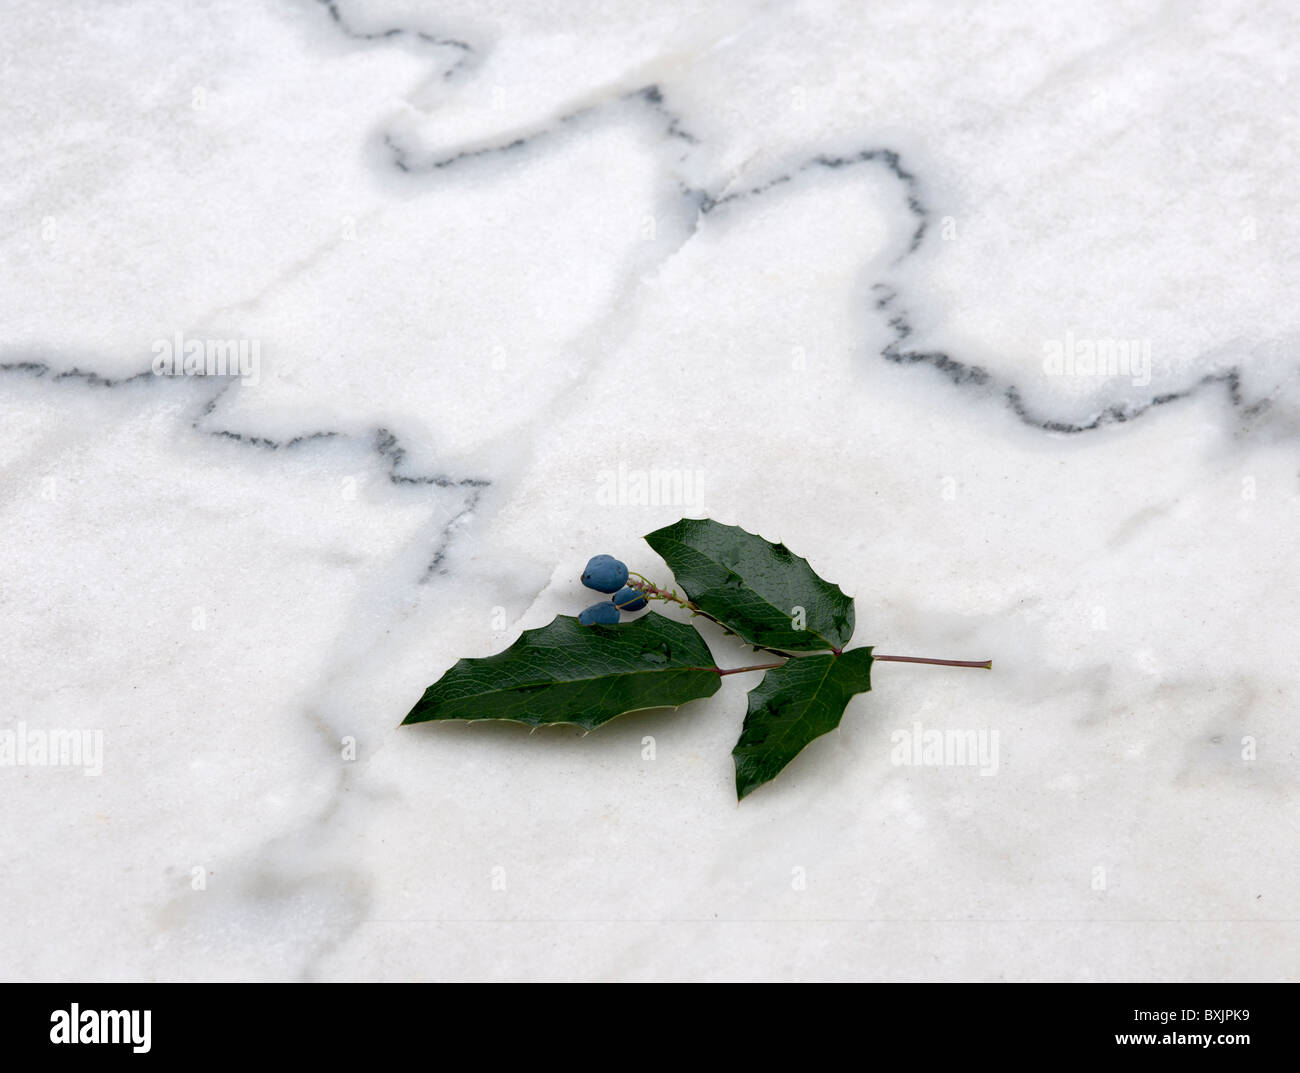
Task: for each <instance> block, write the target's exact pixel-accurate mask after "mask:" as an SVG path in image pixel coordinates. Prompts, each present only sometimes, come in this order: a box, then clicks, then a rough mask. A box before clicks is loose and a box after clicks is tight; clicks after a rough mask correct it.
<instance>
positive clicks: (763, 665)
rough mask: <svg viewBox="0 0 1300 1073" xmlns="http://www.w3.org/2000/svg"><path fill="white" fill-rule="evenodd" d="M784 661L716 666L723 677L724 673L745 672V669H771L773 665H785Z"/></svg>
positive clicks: (719, 675) (716, 669) (719, 674)
mask: <svg viewBox="0 0 1300 1073" xmlns="http://www.w3.org/2000/svg"><path fill="white" fill-rule="evenodd" d="M784 666H785V664H783V663H755V664H754V665H753V666H752V667H728V668H726V669H725V670H724V669H723V668H721V667H714V668H713V669H714V670H715V671H717V672H718V677H719V678H721V677H722V676H723V675H724V674H743V673H744V672H745V671H770V670H771V669H772V668H773V667H784Z"/></svg>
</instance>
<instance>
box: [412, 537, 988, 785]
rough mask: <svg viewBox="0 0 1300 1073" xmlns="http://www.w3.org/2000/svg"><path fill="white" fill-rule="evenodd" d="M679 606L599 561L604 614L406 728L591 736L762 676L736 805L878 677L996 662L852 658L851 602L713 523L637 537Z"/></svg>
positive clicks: (589, 615) (465, 671)
mask: <svg viewBox="0 0 1300 1073" xmlns="http://www.w3.org/2000/svg"><path fill="white" fill-rule="evenodd" d="M645 539H646V542H647V543H648V544H649V545H650V547H651V548H652V549H653V550H654V551H656V552H657V553H658V554H659V556H660V557H661V558H662V559H663V560H664V561H665V562H666V563H667V564H668V566H669V568H670V569H671V570H672V571H673V574H674V576H675V579H676V582H677V584H678V585H680V586H681V588H682V591H683V592H684V593H685V595H684V596H679V595H678V593H677V589H676V588H672V589H668V588H663V587H661V586H659V585H657V584H655V583H654V582H653V581H651V580H650V579H649V578H646V577H644V576H642V575H641V574H637V573H634V572H629V570H628V568H627V565H626V564H625V563H623V562H620V561H619V560H618V559H616V558H614V556H612V555H596V556H593V557H592V558H591V560H590V561H589V562H588V563H587V566H586V568H585V569H584V570H583V572H582V577H581V580H582V583H583V585H585V586H586V587H587V588H589V589H593V590H595V591H596V592H600V593H607V594H609V597H610V598H609V599H608V600H603V601H601V602H600V603H596V604H592V605H591V606H590V607H588V608H587V609H586V610H584V611H582V612H581V613H580V614H579V615H578V616H577V618H571V617H568V616H565V615H557V616H556V617H555V618H554V619H553V620H552V621H551V622H550V624H549V625H546V626H543V627H541V628H540V629H534V630H525V631H524V632H523V634H522V635H521V636H520V637H519V639H518V640H517V641H515V643H514V644H512V645H511V646H510V647H509V648H507V649H506V650H505V651H504V652H499V653H497V654H496V655H494V656H487V657H484V658H481V659H462V660H459V661H457V663H456V665H455V666H454V667H452V668H451V670H449V671H447V673H446V674H444V675H443V676H442V677H441V678H440V679H438V681H437V682H435V683H434V684H433V685H431V686H429V688H428V689H426V690H425V691H424V695H423V696H422V697H421V698H420V700H419V702H418V703H417V704H416V705H415V707H414V708H412V709H411V711H410V713H409V714H408V715H407V717H406V719H405V720H403V723H404V724H408V723H423V722H429V721H434V720H447V719H463V720H479V719H508V720H513V721H515V722H521V723H526V724H528V725H530V726H534V727H537V726H542V725H546V724H551V723H570V724H574V725H577V726H580V727H583V728H584V729H587V730H592V729H594V728H595V727H597V726H600V725H601V724H602V723H605V722H608V721H609V720H610V719H613V718H615V717H616V716H619V715H622V714H624V713H625V712H631V711H639V710H642V709H645V708H675V707H678V706H679V705H681V704H684V703H686V702H687V701H691V700H696V699H698V698H701V697H707V696H711V695H712V694H714V693H716V692H717V691H718V689H719V688H720V685H721V681H722V679H723V678H724V677H726V676H727V675H730V674H742V673H745V672H751V671H762V672H764V674H763V678H762V679H761V680H760V682H759V683H758V685H756V686H754V688H752V689H751V690H750V691H749V706H748V710H747V711H746V714H745V723H744V727H743V729H742V730H741V734H740V740H739V741H737V742H736V747H735V748H734V749H733V750H732V756H733V758H734V760H735V767H736V794H737V797H740V798H743V797H745V796H746V795H747V794H748V793H750V792H751V791H752V790H754V789H755V788H757V787H758V786H761V785H762V784H763V783H765V782H767V781H769V780H770V779H772V778H774V777H775V776H776V774H777V773H778V772H780V771H781V770H782V769H783V768H784V767H785V766H786V765H787V764H789V763H790V761H791V760H793V759H794V758H795V756H796V755H798V753H799V752H801V751H802V750H803V748H804V747H805V746H806V745H808V744H809V743H810V742H811V741H813V740H814V739H815V738H818V737H820V736H821V735H823V734H825V733H827V732H828V731H830V730H834V729H835V728H836V727H838V726H839V724H840V720H841V718H842V717H843V715H844V711H845V709H846V708H847V707H848V704H849V701H850V700H852V699H853V697H855V696H856V695H858V694H859V693H866V692H867V691H869V690H870V689H871V667H872V665H873V664H874V663H883V662H894V663H930V664H937V665H940V666H949V667H983V668H986V669H987V668H991V667H992V661H991V660H981V661H975V660H944V659H926V658H922V657H917V656H881V655H876V654H875V652H874V649H872V648H871V647H863V648H854V649H848V648H847V646H848V642H849V640H850V639H851V637H852V635H853V629H854V624H855V623H854V607H853V598H852V597H850V596H846V595H845V594H844V593H843V592H842V591H841V590H840V588H839V586H838V585H834V584H832V583H831V582H828V581H826V580H824V579H823V578H821V577H819V576H818V575H817V574H816V573H814V572H813V569H812V567H811V566H809V565H808V563H807V562H806V561H805V560H804V559H801V558H799V557H798V556H797V555H794V554H792V553H791V552H790V550H789V549H788V548H787V547H786V546H785V545H784V544H777V543H772V542H771V541H768V540H764V539H763V538H762V537H760V536H756V535H755V534H753V533H749V532H746V531H745V530H744V529H740V528H738V527H737V526H730V525H722V524H720V523H719V522H715V521H712V520H711V519H708V518H699V519H697V518H683V519H681V520H680V521H678V522H675V523H674V524H672V525H669V526H666V527H664V528H663V529H658V530H656V531H655V532H653V533H650V534H648V535H647V536H646V538H645ZM651 600H660V601H663V602H665V603H670V604H675V605H676V606H677V607H679V608H680V609H682V610H685V611H687V612H689V614H690V615H691V618H692V619H694V618H697V617H699V618H704V619H707V620H709V621H710V622H712V623H714V624H715V625H717V626H718V627H720V628H721V629H722V631H723V632H724V633H726V634H728V635H730V636H734V637H737V638H739V639H740V640H742V641H744V642H745V643H746V644H748V645H750V646H751V647H752V648H753V649H754V650H755V651H756V652H766V653H769V654H771V655H774V656H778V657H780V661H779V662H768V663H759V664H753V665H750V666H745V667H730V668H725V669H724V668H722V667H719V666H717V665H716V664H715V663H714V660H713V655H712V653H711V652H710V651H709V647H708V645H707V644H706V643H705V641H704V639H703V637H702V636H701V635H700V633H699V632H698V631H697V630H696V628H695V626H694V624H693V622H681V621H679V620H677V619H674V618H669V617H667V616H664V615H661V614H658V613H656V612H654V611H651V612H649V613H648V614H646V615H642V616H639V617H637V618H634V619H632V620H631V621H623V615H624V614H633V613H635V612H639V611H643V610H645V608H646V607H647V606H648V604H649V602H650V601H651Z"/></svg>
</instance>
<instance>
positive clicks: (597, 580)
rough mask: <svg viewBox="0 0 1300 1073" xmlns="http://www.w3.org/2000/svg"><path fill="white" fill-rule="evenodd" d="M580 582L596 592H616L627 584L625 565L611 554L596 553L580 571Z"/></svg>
mask: <svg viewBox="0 0 1300 1073" xmlns="http://www.w3.org/2000/svg"><path fill="white" fill-rule="evenodd" d="M582 583H583V584H584V585H586V586H587V588H589V589H595V590H596V591H597V592H618V590H619V589H621V588H622V587H623V586H624V585H626V584H627V567H626V566H624V565H623V564H622V563H620V562H619V561H618V560H617V559H615V558H614V556H612V555H596V556H594V557H593V558H592V560H591V562H589V563H588V564H587V569H586V570H584V571H583V572H582Z"/></svg>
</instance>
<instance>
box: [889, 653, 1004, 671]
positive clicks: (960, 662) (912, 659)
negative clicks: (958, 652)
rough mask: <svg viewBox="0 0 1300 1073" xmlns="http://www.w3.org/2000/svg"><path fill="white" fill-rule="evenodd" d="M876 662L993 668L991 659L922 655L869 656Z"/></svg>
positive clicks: (988, 669) (989, 669) (987, 669)
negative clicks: (945, 657) (944, 657)
mask: <svg viewBox="0 0 1300 1073" xmlns="http://www.w3.org/2000/svg"><path fill="white" fill-rule="evenodd" d="M871 658H872V659H873V660H875V661H876V662H877V663H930V664H933V665H934V666H936V667H983V668H984V669H985V670H986V671H991V670H992V669H993V661H992V660H991V659H980V660H974V659H926V658H925V657H923V656H876V655H873V656H872V657H871Z"/></svg>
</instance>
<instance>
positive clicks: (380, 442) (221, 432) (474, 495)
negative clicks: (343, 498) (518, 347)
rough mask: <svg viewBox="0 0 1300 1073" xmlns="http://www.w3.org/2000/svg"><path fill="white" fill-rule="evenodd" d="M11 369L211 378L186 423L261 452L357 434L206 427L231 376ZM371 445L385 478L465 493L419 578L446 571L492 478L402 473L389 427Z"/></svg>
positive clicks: (65, 379) (66, 378)
mask: <svg viewBox="0 0 1300 1073" xmlns="http://www.w3.org/2000/svg"><path fill="white" fill-rule="evenodd" d="M5 373H8V374H11V375H15V376H25V377H30V378H32V379H41V380H49V381H50V382H53V383H60V382H62V383H77V384H82V385H83V386H87V387H100V388H118V387H123V386H125V385H127V384H145V383H149V382H151V381H152V382H159V383H161V382H164V381H171V380H179V379H189V380H212V381H214V382H216V384H217V385H218V386H217V388H216V390H215V391H213V392H212V394H211V395H210V396H209V397H208V398H207V399H205V400H204V402H203V405H202V406H201V407H200V408H199V410H198V412H197V413H196V414H195V416H194V419H193V420H192V421H191V422H190V428H191V429H193V430H194V431H195V432H198V433H200V434H202V435H207V436H212V437H214V438H216V439H220V440H225V441H228V442H230V443H238V444H241V445H243V446H245V447H252V448H254V449H257V450H263V451H292V450H293V449H295V448H298V447H303V446H305V445H307V444H310V443H320V442H322V441H326V440H348V439H353V438H355V437H354V436H353V435H352V434H351V433H347V432H341V431H339V430H337V429H317V430H315V431H312V432H302V433H298V434H297V435H295V436H290V437H287V438H285V439H275V438H273V437H270V436H257V435H253V434H252V433H247V432H237V431H235V430H234V429H231V428H208V427H206V420H207V419H208V418H210V417H211V416H212V415H213V414H214V413H216V411H217V407H218V404H219V403H220V401H221V399H222V397H223V396H224V395H225V393H226V392H227V391H229V390H230V388H231V386H232V385H233V383H234V380H233V379H232V378H230V377H206V376H196V377H170V376H158V375H156V374H155V373H153V372H152V371H151V370H150V371H146V372H140V373H134V374H133V375H131V376H121V377H108V376H101V375H99V374H98V373H95V372H89V371H86V370H83V369H79V368H75V367H74V368H72V369H67V370H62V371H59V370H56V369H55V368H54V367H53V366H51V365H50V364H49V363H48V362H43V361H31V360H24V361H14V362H0V374H5ZM369 450H370V451H371V452H373V453H374V454H375V455H377V456H378V457H379V458H380V459H381V460H382V462H383V464H384V466H385V467H386V470H387V477H388V480H389V481H390V482H391V483H392V484H395V485H398V486H410V485H418V486H423V487H433V488H446V489H460V490H462V493H463V496H464V498H463V501H462V506H461V509H460V510H459V511H458V512H457V513H456V514H455V515H453V516H452V518H451V519H450V520H449V521H448V522H447V524H446V525H445V526H443V528H442V530H441V531H440V533H439V536H438V543H437V544H436V545H435V546H434V548H433V551H432V553H431V559H430V562H429V563H428V565H427V566H426V567H425V570H424V573H423V575H422V576H421V577H420V581H421V582H426V581H428V580H429V579H430V578H432V577H434V576H436V575H438V574H442V573H445V572H446V571H445V570H444V569H442V563H443V561H444V560H445V559H446V557H447V553H448V550H449V548H450V544H451V540H452V537H453V536H454V530H455V529H456V528H457V527H459V525H460V523H461V522H462V521H463V520H464V519H465V518H467V517H468V516H469V515H471V514H472V513H473V511H474V509H475V508H476V507H477V506H478V503H479V500H480V499H481V498H482V495H483V491H484V490H485V489H487V488H490V487H491V486H492V482H491V481H490V480H487V479H486V478H483V477H451V476H448V475H447V474H445V473H406V472H403V471H404V470H405V468H406V461H407V452H406V448H405V447H403V446H402V445H401V442H400V441H399V439H398V438H397V436H396V435H394V434H393V433H392V432H391V431H390V430H389V429H387V428H376V429H374V430H372V432H371V433H370V443H369Z"/></svg>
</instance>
